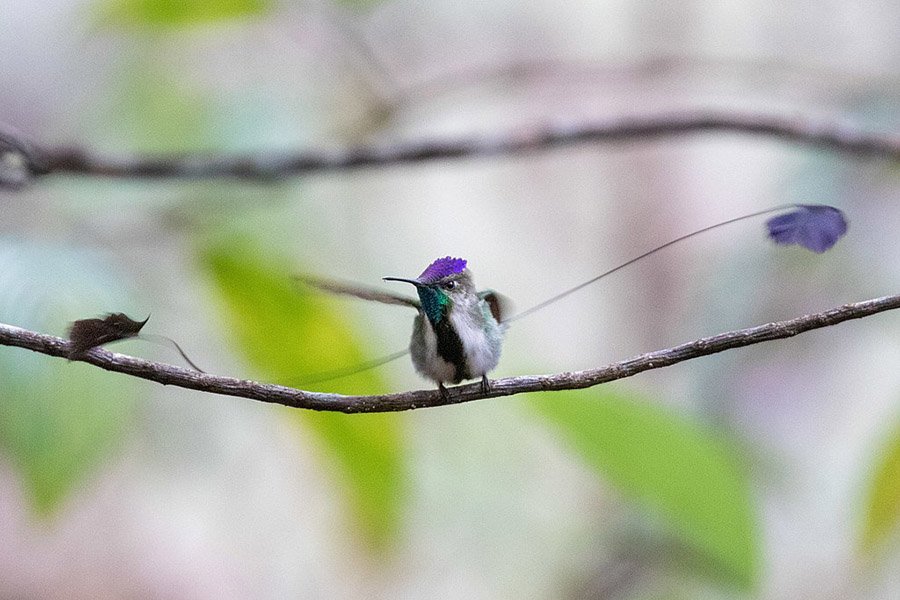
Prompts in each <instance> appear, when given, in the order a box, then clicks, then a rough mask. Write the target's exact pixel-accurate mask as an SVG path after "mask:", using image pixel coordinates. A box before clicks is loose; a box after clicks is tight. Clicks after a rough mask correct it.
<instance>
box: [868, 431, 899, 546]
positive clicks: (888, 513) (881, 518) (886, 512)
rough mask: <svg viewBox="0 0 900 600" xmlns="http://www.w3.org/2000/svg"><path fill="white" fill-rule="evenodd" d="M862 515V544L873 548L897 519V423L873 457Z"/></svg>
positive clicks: (893, 528)
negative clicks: (875, 456)
mask: <svg viewBox="0 0 900 600" xmlns="http://www.w3.org/2000/svg"><path fill="white" fill-rule="evenodd" d="M864 519H865V520H864V523H863V532H862V546H863V550H864V551H865V552H873V551H875V550H877V549H878V548H879V547H880V546H881V545H882V543H883V542H884V541H885V539H886V538H887V537H888V536H889V535H890V534H891V533H893V532H894V531H896V529H897V525H898V523H900V427H897V428H895V429H894V431H893V433H892V435H891V437H890V439H889V440H888V443H887V444H885V446H884V450H883V451H882V452H881V454H880V455H879V456H878V458H877V459H876V464H875V472H874V476H873V477H872V483H871V485H870V487H869V491H868V494H867V498H866V501H865V517H864Z"/></svg>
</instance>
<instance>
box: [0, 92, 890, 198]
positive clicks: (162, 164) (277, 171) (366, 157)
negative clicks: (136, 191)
mask: <svg viewBox="0 0 900 600" xmlns="http://www.w3.org/2000/svg"><path fill="white" fill-rule="evenodd" d="M710 131H724V132H735V133H745V134H753V135H762V136H769V137H775V138H779V139H782V140H787V141H792V142H796V143H802V144H807V145H811V146H818V147H822V148H828V149H831V150H836V151H840V152H847V153H850V154H857V155H865V156H876V157H884V158H888V159H891V160H900V133H883V132H882V133H878V132H871V131H863V130H861V129H859V128H857V127H855V126H853V125H851V124H848V123H845V122H838V121H835V120H833V119H832V120H829V119H827V118H813V117H809V116H793V117H789V116H784V115H775V114H765V113H740V112H722V111H708V110H687V111H674V112H668V113H662V114H657V115H644V116H637V115H628V116H619V117H609V118H607V119H604V120H594V121H591V122H579V123H552V122H543V123H539V124H535V125H534V126H532V127H530V128H525V127H522V128H517V129H515V130H514V131H511V132H503V133H496V134H492V135H481V136H472V137H460V138H456V139H443V140H439V139H432V140H419V141H406V142H394V143H390V144H384V145H366V146H357V147H351V148H345V149H331V150H308V151H298V152H295V153H288V154H284V153H282V154H277V153H272V154H270V155H266V154H259V155H256V156H251V155H245V156H212V155H205V156H204V155H181V156H157V157H139V156H123V157H118V158H116V157H103V156H99V155H95V154H92V153H91V152H90V151H89V150H85V149H79V148H41V147H40V146H39V145H35V144H31V143H29V142H28V141H26V140H25V139H24V138H23V137H21V136H19V135H16V134H13V133H11V132H10V130H8V129H7V130H5V131H0V187H11V188H16V187H21V186H23V185H25V184H26V183H28V182H29V181H30V180H31V179H33V178H36V177H40V176H46V175H52V174H68V175H82V176H88V177H117V178H180V179H203V178H219V177H226V178H238V179H248V180H261V181H266V180H273V179H279V178H284V177H296V176H300V175H307V174H311V173H317V172H324V171H339V170H348V169H360V168H366V167H378V166H390V165H398V164H405V163H417V162H424V161H431V160H441V159H451V158H474V157H485V156H501V155H515V154H521V153H527V152H536V151H542V150H547V149H551V148H557V147H563V146H570V145H575V144H585V143H608V142H615V141H625V140H641V139H650V138H657V137H664V136H675V135H684V134H690V133H702V132H710Z"/></svg>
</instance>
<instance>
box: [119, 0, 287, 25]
mask: <svg viewBox="0 0 900 600" xmlns="http://www.w3.org/2000/svg"><path fill="white" fill-rule="evenodd" d="M269 9H270V2H269V1H268V0H110V1H109V2H107V3H106V5H105V6H104V7H103V9H102V14H103V16H104V17H105V18H106V19H107V20H108V21H109V22H111V23H114V24H116V25H126V26H132V27H154V28H157V27H178V26H185V25H196V24H202V23H209V22H217V21H228V20H231V19H242V18H247V17H256V16H260V15H263V14H265V13H266V12H268V10H269Z"/></svg>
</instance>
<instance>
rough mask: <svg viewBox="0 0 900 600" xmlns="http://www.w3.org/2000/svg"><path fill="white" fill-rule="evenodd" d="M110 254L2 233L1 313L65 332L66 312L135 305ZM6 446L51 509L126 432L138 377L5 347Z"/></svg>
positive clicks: (43, 507) (0, 394) (40, 506)
mask: <svg viewBox="0 0 900 600" xmlns="http://www.w3.org/2000/svg"><path fill="white" fill-rule="evenodd" d="M104 263H105V261H103V260H101V259H100V258H99V257H97V256H94V255H88V254H85V253H83V252H79V251H78V250H77V249H73V248H62V247H45V246H35V245H30V244H29V245H26V244H23V243H17V242H10V241H8V240H0V320H2V321H3V322H6V323H10V324H13V325H18V326H21V327H27V328H32V329H36V330H38V331H50V332H54V333H57V334H61V335H64V329H65V327H66V325H67V323H68V322H69V321H72V320H75V319H78V318H84V317H92V316H95V315H97V314H99V313H103V312H104V311H107V310H129V309H130V307H129V306H128V305H127V300H126V298H124V297H123V296H122V294H121V293H120V292H119V291H118V290H121V289H122V288H123V287H124V286H123V285H122V282H121V281H120V280H114V279H113V278H111V277H109V276H108V274H109V267H108V265H106V264H104ZM0 381H2V382H3V385H2V386H0V448H2V451H3V452H4V453H6V454H7V455H8V456H10V458H11V459H12V462H13V464H15V465H16V467H17V468H18V469H19V471H20V473H21V474H22V477H23V481H24V482H25V484H26V485H25V487H26V489H27V490H28V492H29V493H30V495H31V499H32V502H33V506H34V508H35V510H36V512H37V513H38V514H40V515H49V514H50V513H52V512H53V511H54V509H56V508H57V507H58V506H59V504H60V502H61V501H62V500H64V499H65V498H66V496H67V494H68V493H69V492H70V491H71V490H72V489H73V488H74V487H76V486H77V484H79V483H80V482H82V481H83V480H84V478H85V477H86V476H87V475H89V474H90V473H91V471H92V470H94V469H95V468H96V467H97V465H98V464H99V463H100V462H101V461H102V460H103V459H104V458H105V457H106V456H107V455H108V454H109V452H110V450H111V449H112V448H113V447H114V446H115V444H116V443H117V442H118V441H119V440H120V439H121V437H122V435H123V433H124V431H125V429H126V427H127V426H128V425H129V423H130V420H131V415H132V412H133V408H134V396H135V390H136V388H135V382H133V381H132V380H130V379H129V378H126V377H121V376H116V375H113V374H110V373H107V372H105V371H101V370H99V369H97V368H95V367H90V366H88V365H85V364H83V363H68V362H65V361H62V360H59V359H55V358H50V357H47V356H42V355H39V354H34V353H31V352H28V351H26V350H19V349H14V348H2V349H0Z"/></svg>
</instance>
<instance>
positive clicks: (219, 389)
mask: <svg viewBox="0 0 900 600" xmlns="http://www.w3.org/2000/svg"><path fill="white" fill-rule="evenodd" d="M896 308H900V295H895V296H885V297H882V298H875V299H873V300H865V301H863V302H856V303H853V304H845V305H843V306H839V307H837V308H833V309H831V310H826V311H824V312H820V313H815V314H811V315H806V316H802V317H797V318H795V319H789V320H787V321H777V322H774V323H768V324H765V325H759V326H757V327H750V328H747V329H739V330H736V331H728V332H725V333H720V334H718V335H714V336H710V337H705V338H701V339H699V340H695V341H693V342H688V343H686V344H681V345H679V346H674V347H672V348H667V349H664V350H657V351H655V352H649V353H647V354H641V355H639V356H635V357H633V358H629V359H626V360H623V361H620V362H616V363H613V364H610V365H607V366H605V367H601V368H599V369H590V370H586V371H576V372H571V373H559V374H556V375H523V376H519V377H507V378H504V379H495V380H494V381H492V382H491V384H492V387H491V391H490V392H488V393H484V392H483V391H482V390H481V384H480V383H474V384H468V385H463V386H459V387H456V388H452V389H451V390H450V395H449V398H444V397H443V396H442V395H441V394H440V392H439V391H438V390H436V389H432V390H419V391H410V392H401V393H397V394H384V395H378V396H344V395H341V394H329V393H321V392H307V391H303V390H297V389H294V388H289V387H285V386H281V385H275V384H271V383H257V382H255V381H248V380H244V379H234V378H232V377H221V376H218V375H209V374H206V373H200V372H197V371H191V370H188V369H184V368H181V367H176V366H174V365H168V364H164V363H155V362H150V361H147V360H144V359H141V358H135V357H133V356H126V355H124V354H116V353H113V352H109V351H108V350H104V349H102V348H95V349H93V350H89V351H88V352H86V353H85V354H84V358H83V360H84V361H85V362H88V363H90V364H92V365H94V366H97V367H100V368H101V369H106V370H107V371H115V372H118V373H124V374H126V375H131V376H133V377H140V378H142V379H149V380H150V381H156V382H157V383H161V384H163V385H175V386H178V387H183V388H188V389H192V390H199V391H202V392H209V393H213V394H223V395H226V396H239V397H242V398H250V399H252V400H260V401H262V402H270V403H273V404H283V405H285V406H290V407H293V408H307V409H312V410H324V411H339V412H345V413H368V412H391V411H401V410H411V409H415V408H427V407H434V406H444V405H448V404H459V403H462V402H471V401H473V400H481V399H483V398H496V397H499V396H511V395H513V394H521V393H524V392H539V391H556V390H572V389H582V388H588V387H592V386H595V385H600V384H601V383H607V382H609V381H614V380H616V379H622V378H625V377H631V376H632V375H636V374H637V373H640V372H642V371H649V370H650V369H659V368H662V367H667V366H670V365H674V364H676V363H680V362H683V361H686V360H690V359H693V358H698V357H701V356H707V355H709V354H715V353H717V352H722V351H724V350H729V349H731V348H740V347H743V346H750V345H752V344H759V343H762V342H766V341H769V340H776V339H781V338H788V337H793V336H795V335H798V334H801V333H803V332H805V331H810V330H813V329H819V328H821V327H829V326H831V325H836V324H838V323H842V322H844V321H848V320H850V319H860V318H863V317H867V316H870V315H874V314H876V313H879V312H883V311H887V310H893V309H896ZM70 344H71V342H69V341H68V340H64V339H62V338H58V337H55V336H52V335H46V334H42V333H37V332H34V331H29V330H27V329H22V328H20V327H14V326H12V325H4V324H0V345H6V346H18V347H20V348H27V349H29V350H33V351H35V352H40V353H43V354H48V355H50V356H57V357H62V358H65V357H67V356H68V354H69V346H70Z"/></svg>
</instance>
